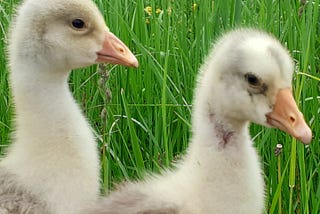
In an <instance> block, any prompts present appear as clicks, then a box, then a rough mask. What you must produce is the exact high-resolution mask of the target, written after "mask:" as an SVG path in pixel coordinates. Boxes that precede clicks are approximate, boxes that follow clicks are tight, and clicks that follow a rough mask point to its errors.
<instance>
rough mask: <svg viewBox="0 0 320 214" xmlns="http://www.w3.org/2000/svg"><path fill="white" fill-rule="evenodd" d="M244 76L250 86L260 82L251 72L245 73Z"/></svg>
mask: <svg viewBox="0 0 320 214" xmlns="http://www.w3.org/2000/svg"><path fill="white" fill-rule="evenodd" d="M244 78H245V79H246V81H247V82H248V83H249V84H250V85H252V86H258V85H259V84H260V81H259V78H258V77H256V76H255V75H253V74H250V73H248V74H245V75H244Z"/></svg>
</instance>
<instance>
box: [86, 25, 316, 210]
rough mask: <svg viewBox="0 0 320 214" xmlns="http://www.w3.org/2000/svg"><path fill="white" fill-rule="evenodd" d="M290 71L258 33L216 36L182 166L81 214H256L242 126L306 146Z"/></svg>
mask: <svg viewBox="0 0 320 214" xmlns="http://www.w3.org/2000/svg"><path fill="white" fill-rule="evenodd" d="M293 69H294V65H293V61H292V59H291V57H290V56H289V54H288V52H287V50H286V49H285V48H284V47H282V45H281V44H280V43H279V42H278V41H277V40H276V39H275V38H273V37H272V36H270V35H268V34H266V33H264V32H261V31H258V30H254V29H238V30H234V31H231V32H229V33H227V34H226V35H224V36H223V37H222V38H221V39H220V40H218V41H217V43H216V45H215V46H214V48H213V50H212V52H211V54H210V55H209V56H208V58H207V59H206V60H205V63H204V65H203V66H202V68H201V73H200V75H199V78H198V85H197V88H196V92H195V96H194V109H193V127H192V130H193V137H192V140H191V142H190V148H189V149H188V151H187V154H186V156H185V157H184V159H183V160H182V161H181V162H180V163H179V164H178V165H177V166H176V169H174V170H172V171H166V172H163V173H162V175H153V176H150V177H147V178H146V179H145V181H142V182H137V183H127V184H125V185H123V186H120V187H119V188H118V190H116V191H114V192H111V194H110V195H109V196H108V197H106V198H105V199H103V200H102V202H101V203H100V204H98V205H96V206H95V207H93V208H91V210H90V209H88V210H86V211H85V212H84V213H87V214H111V213H112V214H142V213H150V214H151V213H152V214H160V213H161V214H165V213H167V214H209V213H215V214H221V213H223V214H234V213H241V214H248V213H251V214H253V213H254V214H261V213H263V209H264V182H263V176H262V172H261V166H260V163H259V158H258V155H257V153H256V151H255V149H254V147H253V146H252V140H251V138H250V135H249V131H248V127H249V122H250V121H251V122H254V123H257V124H261V125H263V126H266V127H277V128H280V129H281V130H284V131H286V132H287V133H289V134H291V135H292V136H294V137H296V138H297V139H299V140H301V141H303V142H304V143H309V142H310V141H311V138H312V134H311V130H310V129H309V127H308V125H307V124H306V123H305V120H304V118H303V115H302V114H301V113H300V111H299V110H298V107H297V105H296V103H295V101H294V98H293V96H292V92H291V90H292V88H291V79H292V72H293Z"/></svg>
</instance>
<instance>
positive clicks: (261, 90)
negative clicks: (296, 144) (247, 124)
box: [200, 29, 312, 143]
mask: <svg viewBox="0 0 320 214" xmlns="http://www.w3.org/2000/svg"><path fill="white" fill-rule="evenodd" d="M207 62H208V63H207V64H205V65H204V67H203V73H202V76H201V79H200V83H201V85H203V86H205V88H206V89H205V90H207V91H206V94H209V95H210V96H209V101H208V108H209V111H211V108H212V109H214V113H215V114H217V115H221V116H222V117H223V118H225V119H227V120H230V121H234V122H236V121H238V122H241V121H242V122H243V121H251V122H254V123H257V124H261V125H264V126H267V127H277V128H279V129H281V130H283V131H285V132H287V133H289V134H290V135H292V136H293V137H295V138H297V139H299V140H301V141H302V142H304V143H309V142H310V141H311V138H312V133H311V130H310V128H309V127H308V125H307V124H306V122H305V120H304V118H303V115H302V114H301V112H300V111H299V109H298V107H297V105H296V103H295V101H294V98H293V95H292V86H291V80H292V73H293V70H294V64H293V61H292V59H291V57H290V55H289V53H288V51H287V50H286V49H285V48H284V47H283V46H282V45H281V44H280V42H278V40H276V39H275V38H273V37H272V36H270V35H268V34H266V33H263V32H260V31H257V30H253V29H239V30H235V31H232V32H230V33H228V34H226V35H225V36H223V37H222V38H221V39H220V40H219V41H218V42H217V44H216V46H215V48H214V50H213V52H212V53H211V55H210V56H209V60H207ZM200 96H201V95H200Z"/></svg>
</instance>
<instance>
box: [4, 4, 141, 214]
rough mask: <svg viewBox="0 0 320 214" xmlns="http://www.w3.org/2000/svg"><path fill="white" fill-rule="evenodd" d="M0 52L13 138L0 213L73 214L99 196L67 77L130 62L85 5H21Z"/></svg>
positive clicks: (88, 138)
mask: <svg viewBox="0 0 320 214" xmlns="http://www.w3.org/2000/svg"><path fill="white" fill-rule="evenodd" d="M8 51H9V62H10V70H11V73H10V80H11V87H12V94H13V99H14V103H15V107H16V108H15V133H14V136H13V144H12V145H11V147H10V148H9V150H8V152H7V154H6V156H5V157H4V158H3V159H2V160H1V162H0V213H15V214H20V213H30V214H31V213H32V214H40V213H41V214H45V213H50V214H71V213H77V212H78V209H80V208H81V207H82V206H84V204H91V203H94V202H95V201H96V200H97V199H98V197H99V187H100V184H99V158H98V151H97V145H96V143H95V138H94V136H93V134H92V132H91V129H90V126H89V124H88V122H87V120H86V119H85V117H84V116H83V114H82V113H81V110H80V108H79V107H78V105H77V104H76V102H75V101H74V99H73V97H72V94H71V93H70V91H69V88H68V76H69V73H70V70H71V69H74V68H79V67H83V66H88V65H91V64H95V63H98V62H106V63H114V64H123V65H126V66H133V67H137V66H138V61H137V59H136V58H135V56H134V55H133V54H132V53H131V51H130V50H129V49H128V48H127V47H126V46H125V45H124V44H123V43H122V42H121V41H120V40H119V39H118V38H117V37H116V36H115V35H113V34H112V33H111V32H110V31H109V29H108V27H107V26H106V24H105V22H104V19H103V17H102V15H101V14H100V12H99V10H98V8H97V7H96V6H95V5H94V4H93V2H92V1H91V0H26V1H24V2H23V3H22V5H21V6H20V7H19V8H18V13H17V17H16V18H15V22H14V24H13V25H12V28H11V35H10V40H9V47H8Z"/></svg>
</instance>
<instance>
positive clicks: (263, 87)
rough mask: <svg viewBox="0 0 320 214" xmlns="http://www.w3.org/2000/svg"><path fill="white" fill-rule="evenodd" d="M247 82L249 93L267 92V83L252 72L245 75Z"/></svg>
mask: <svg viewBox="0 0 320 214" xmlns="http://www.w3.org/2000/svg"><path fill="white" fill-rule="evenodd" d="M244 78H245V80H246V82H247V83H248V84H249V87H248V89H247V90H248V92H249V94H265V92H266V91H267V90H268V86H267V84H265V83H263V81H262V80H261V79H260V78H259V77H257V76H256V75H254V74H252V73H246V74H245V75H244Z"/></svg>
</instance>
